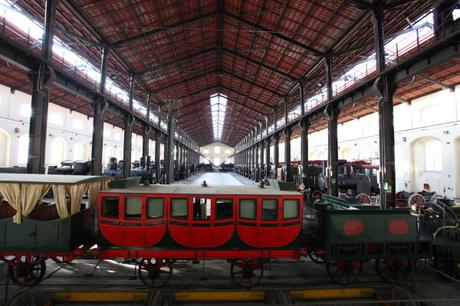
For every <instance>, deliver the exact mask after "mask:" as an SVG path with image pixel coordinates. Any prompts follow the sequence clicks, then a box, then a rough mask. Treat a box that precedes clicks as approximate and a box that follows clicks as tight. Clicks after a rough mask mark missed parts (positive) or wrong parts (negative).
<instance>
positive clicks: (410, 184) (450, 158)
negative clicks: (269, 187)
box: [271, 86, 460, 197]
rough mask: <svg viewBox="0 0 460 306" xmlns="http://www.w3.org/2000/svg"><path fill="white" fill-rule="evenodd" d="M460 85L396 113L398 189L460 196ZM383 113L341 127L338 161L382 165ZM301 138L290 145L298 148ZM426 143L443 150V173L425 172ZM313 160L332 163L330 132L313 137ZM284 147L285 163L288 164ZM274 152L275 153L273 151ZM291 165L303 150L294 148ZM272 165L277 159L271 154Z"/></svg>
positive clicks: (311, 137) (398, 107) (406, 106)
mask: <svg viewBox="0 0 460 306" xmlns="http://www.w3.org/2000/svg"><path fill="white" fill-rule="evenodd" d="M459 103H460V86H456V90H455V91H454V92H451V91H449V90H441V91H438V92H436V93H433V94H430V95H427V96H424V97H421V98H418V99H414V100H413V101H412V102H411V104H410V105H409V104H406V103H404V104H400V105H397V106H395V108H394V119H395V156H396V190H397V191H400V190H406V191H420V190H421V189H422V188H423V184H424V183H428V184H429V185H430V186H431V190H434V191H437V192H438V193H443V192H444V190H445V192H446V194H447V195H448V196H451V197H460V105H459ZM378 131H379V129H378V114H377V113H372V114H370V115H368V116H365V117H362V118H360V119H355V120H352V121H349V122H346V123H345V124H340V125H339V126H338V139H339V158H343V159H347V160H358V159H360V160H367V161H371V162H372V163H374V164H377V165H378V164H379V137H378ZM299 139H300V138H297V139H295V140H292V141H291V142H292V143H293V144H294V143H296V142H298V141H300V140H299ZM427 140H436V141H438V142H437V143H436V146H439V147H440V150H439V155H440V157H439V158H438V160H439V162H440V163H441V167H440V170H439V171H426V170H425V164H424V163H425V154H426V152H425V146H424V143H425V142H426V141H427ZM309 145H310V148H309V159H310V160H315V159H327V129H323V130H321V131H318V132H314V133H311V134H309ZM283 151H284V146H283V144H280V161H283V160H284V157H282V156H283V154H282V152H283ZM272 152H273V151H272ZM291 152H292V156H291V158H292V160H295V159H297V158H298V156H300V146H299V145H295V146H293V147H292V149H291ZM271 160H272V162H273V154H271Z"/></svg>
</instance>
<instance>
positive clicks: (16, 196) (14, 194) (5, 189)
mask: <svg viewBox="0 0 460 306" xmlns="http://www.w3.org/2000/svg"><path fill="white" fill-rule="evenodd" d="M20 191H21V188H20V185H19V184H0V193H1V194H2V195H3V196H4V197H5V200H6V201H7V202H8V203H9V204H10V205H11V206H12V207H13V208H14V209H16V214H15V215H14V217H13V222H14V223H17V224H19V223H21V202H20Z"/></svg>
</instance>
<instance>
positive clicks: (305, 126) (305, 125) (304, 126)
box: [299, 117, 311, 132]
mask: <svg viewBox="0 0 460 306" xmlns="http://www.w3.org/2000/svg"><path fill="white" fill-rule="evenodd" d="M310 125H311V120H310V118H308V117H307V118H302V119H300V121H299V126H300V127H301V128H302V131H303V132H306V131H308V128H310Z"/></svg>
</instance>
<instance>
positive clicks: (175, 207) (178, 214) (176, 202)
mask: <svg viewBox="0 0 460 306" xmlns="http://www.w3.org/2000/svg"><path fill="white" fill-rule="evenodd" d="M187 215H188V213H187V199H172V200H171V217H174V218H180V219H187Z"/></svg>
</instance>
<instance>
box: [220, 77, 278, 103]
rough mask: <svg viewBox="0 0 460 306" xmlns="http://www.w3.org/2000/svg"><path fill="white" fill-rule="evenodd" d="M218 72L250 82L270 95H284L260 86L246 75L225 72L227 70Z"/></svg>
mask: <svg viewBox="0 0 460 306" xmlns="http://www.w3.org/2000/svg"><path fill="white" fill-rule="evenodd" d="M219 72H221V73H223V74H226V75H228V76H230V77H232V78H235V79H237V80H240V81H242V82H245V83H248V84H250V85H252V86H254V87H257V88H259V89H261V90H264V91H267V92H269V93H271V94H272V95H274V96H277V97H279V98H281V97H283V96H284V95H282V94H280V93H278V92H276V91H274V90H272V89H269V88H265V87H262V86H261V85H259V84H257V83H255V82H254V81H251V80H248V79H247V78H246V77H244V76H242V75H239V74H234V73H230V72H227V71H219Z"/></svg>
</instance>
